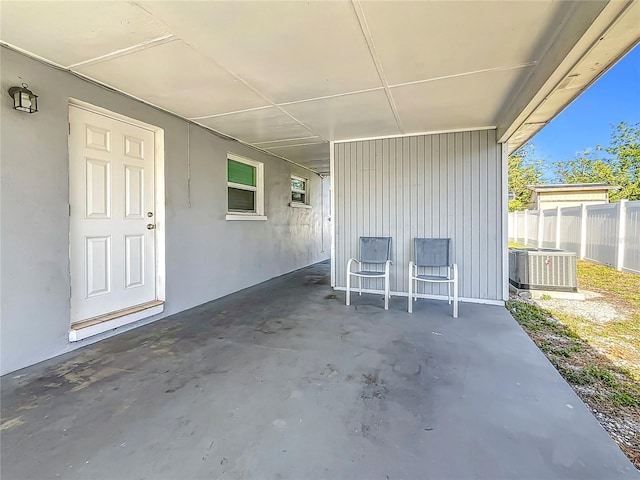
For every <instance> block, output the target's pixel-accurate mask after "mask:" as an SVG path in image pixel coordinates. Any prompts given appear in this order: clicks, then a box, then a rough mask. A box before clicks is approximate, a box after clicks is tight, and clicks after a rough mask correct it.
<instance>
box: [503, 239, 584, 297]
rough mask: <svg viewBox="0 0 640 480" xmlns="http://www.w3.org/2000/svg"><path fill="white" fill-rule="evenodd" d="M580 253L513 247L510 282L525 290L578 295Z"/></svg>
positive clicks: (510, 251) (510, 260)
mask: <svg viewBox="0 0 640 480" xmlns="http://www.w3.org/2000/svg"><path fill="white" fill-rule="evenodd" d="M576 270H577V267H576V254H575V253H574V252H567V251H566V250H557V249H555V248H510V249H509V283H511V285H513V286H514V287H516V288H519V289H522V290H552V291H560V292H577V291H578V282H577V272H576Z"/></svg>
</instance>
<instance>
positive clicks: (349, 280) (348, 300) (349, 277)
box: [346, 272, 351, 306]
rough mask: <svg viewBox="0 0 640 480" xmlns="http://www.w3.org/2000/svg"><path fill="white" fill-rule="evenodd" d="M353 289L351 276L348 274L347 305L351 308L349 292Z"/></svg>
mask: <svg viewBox="0 0 640 480" xmlns="http://www.w3.org/2000/svg"><path fill="white" fill-rule="evenodd" d="M350 287H351V275H349V272H347V300H346V305H347V306H349V305H350V304H351V292H350V291H349V290H350Z"/></svg>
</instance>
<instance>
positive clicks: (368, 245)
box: [360, 237, 391, 263]
mask: <svg viewBox="0 0 640 480" xmlns="http://www.w3.org/2000/svg"><path fill="white" fill-rule="evenodd" d="M387 260H391V237H360V261H361V262H362V263H384V262H386V261H387Z"/></svg>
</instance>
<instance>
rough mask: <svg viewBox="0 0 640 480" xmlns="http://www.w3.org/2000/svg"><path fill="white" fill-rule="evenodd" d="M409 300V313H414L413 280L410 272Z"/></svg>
mask: <svg viewBox="0 0 640 480" xmlns="http://www.w3.org/2000/svg"><path fill="white" fill-rule="evenodd" d="M407 300H408V302H407V311H408V312H409V313H413V301H414V300H413V278H411V272H409V296H408V297H407Z"/></svg>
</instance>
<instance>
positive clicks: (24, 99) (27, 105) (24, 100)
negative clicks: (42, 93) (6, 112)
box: [9, 83, 38, 113]
mask: <svg viewBox="0 0 640 480" xmlns="http://www.w3.org/2000/svg"><path fill="white" fill-rule="evenodd" d="M28 86H29V85H27V84H26V83H23V84H22V86H21V87H11V88H10V89H9V95H11V98H13V108H14V109H16V110H20V111H21V112H27V113H36V112H37V111H38V96H37V95H34V94H33V92H32V91H31V90H29V89H28V88H27V87H28Z"/></svg>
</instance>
